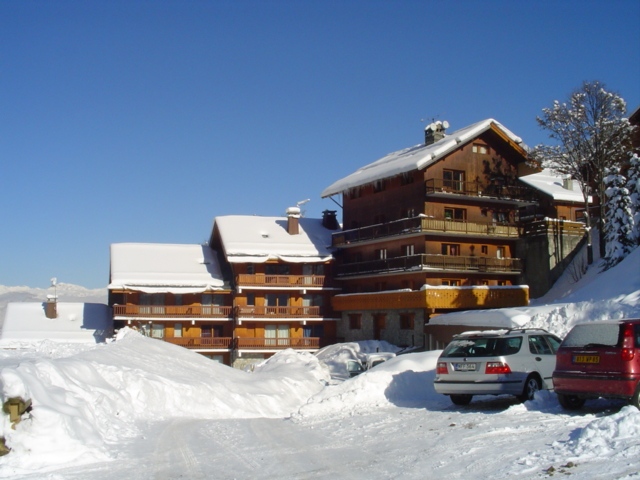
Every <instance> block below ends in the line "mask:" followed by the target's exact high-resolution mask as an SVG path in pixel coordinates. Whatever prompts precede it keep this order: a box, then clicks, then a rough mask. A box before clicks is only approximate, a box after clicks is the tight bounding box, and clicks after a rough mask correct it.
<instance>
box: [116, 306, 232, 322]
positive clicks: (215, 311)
mask: <svg viewBox="0 0 640 480" xmlns="http://www.w3.org/2000/svg"><path fill="white" fill-rule="evenodd" d="M232 313H233V307H224V306H217V305H114V306H113V317H114V318H132V319H134V318H152V319H153V318H157V319H165V320H169V319H196V320H197V319H221V320H231V319H232V318H233V317H232Z"/></svg>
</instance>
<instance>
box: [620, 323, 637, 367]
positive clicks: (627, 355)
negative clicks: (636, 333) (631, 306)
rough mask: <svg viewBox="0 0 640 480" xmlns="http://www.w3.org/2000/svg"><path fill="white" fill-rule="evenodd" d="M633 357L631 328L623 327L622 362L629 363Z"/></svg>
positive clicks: (630, 326) (629, 326) (628, 326)
mask: <svg viewBox="0 0 640 480" xmlns="http://www.w3.org/2000/svg"><path fill="white" fill-rule="evenodd" d="M634 356H635V351H634V349H633V326H632V325H625V326H624V331H623V333H622V360H624V361H625V362H630V361H631V360H633V357H634Z"/></svg>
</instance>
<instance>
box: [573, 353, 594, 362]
mask: <svg viewBox="0 0 640 480" xmlns="http://www.w3.org/2000/svg"><path fill="white" fill-rule="evenodd" d="M573 363H600V356H599V355H574V357H573Z"/></svg>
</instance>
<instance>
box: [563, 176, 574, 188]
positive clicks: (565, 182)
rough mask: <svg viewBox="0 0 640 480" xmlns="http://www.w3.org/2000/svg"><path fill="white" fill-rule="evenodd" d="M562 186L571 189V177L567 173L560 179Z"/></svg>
mask: <svg viewBox="0 0 640 480" xmlns="http://www.w3.org/2000/svg"><path fill="white" fill-rule="evenodd" d="M562 186H563V187H564V188H565V189H566V190H573V179H572V178H571V175H567V176H566V177H564V178H563V179H562Z"/></svg>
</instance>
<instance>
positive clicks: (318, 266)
mask: <svg viewBox="0 0 640 480" xmlns="http://www.w3.org/2000/svg"><path fill="white" fill-rule="evenodd" d="M337 228H338V224H337V221H336V218H335V212H331V211H326V212H325V214H324V218H323V219H322V220H321V219H313V218H301V216H300V209H299V208H298V207H293V208H290V209H288V210H287V217H286V218H283V217H259V216H249V215H232V216H221V217H216V219H215V222H214V227H213V232H212V234H211V239H210V245H211V246H212V247H213V248H215V249H217V250H218V251H220V252H221V254H222V257H223V258H224V262H225V263H226V266H227V267H228V270H229V272H230V276H231V283H232V287H233V291H234V311H235V326H234V345H235V349H234V358H233V359H232V364H233V365H234V366H238V367H242V366H244V365H246V364H247V363H255V362H256V360H262V359H265V358H268V357H269V356H271V355H273V354H274V353H275V352H278V351H280V350H283V349H286V348H293V349H296V350H306V351H316V350H318V349H319V348H320V347H323V346H325V345H328V344H330V343H335V342H336V322H337V320H339V318H340V317H339V315H335V314H334V313H333V309H332V307H331V298H332V296H333V294H334V293H335V292H336V290H337V289H336V288H335V287H334V284H333V280H332V273H333V272H332V267H333V255H332V248H331V233H332V232H333V231H335V230H336V229H337Z"/></svg>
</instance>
